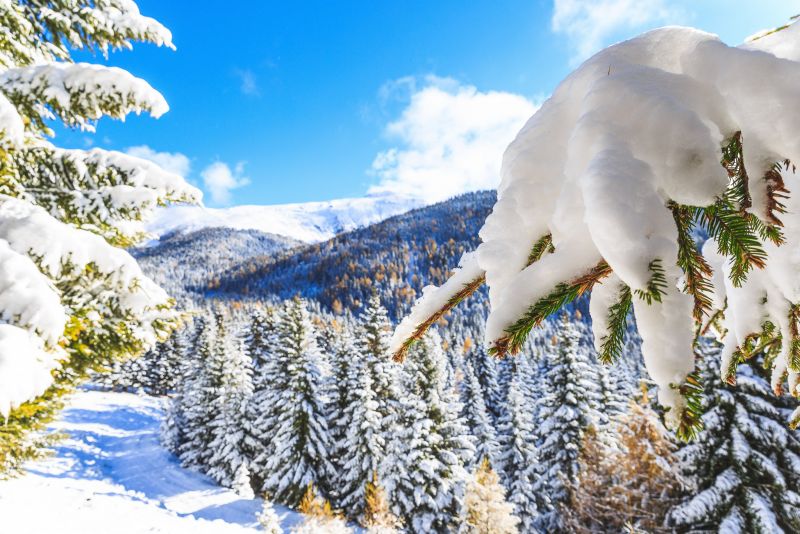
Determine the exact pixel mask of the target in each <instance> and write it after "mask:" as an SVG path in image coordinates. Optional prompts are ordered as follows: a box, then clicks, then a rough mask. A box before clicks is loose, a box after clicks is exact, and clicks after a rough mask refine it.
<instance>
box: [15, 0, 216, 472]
mask: <svg viewBox="0 0 800 534" xmlns="http://www.w3.org/2000/svg"><path fill="white" fill-rule="evenodd" d="M0 25H1V26H2V28H3V29H4V31H3V32H2V34H1V35H0V175H2V177H0V321H1V322H2V324H0V415H2V416H3V417H4V418H8V419H9V422H10V423H9V428H13V427H14V425H17V428H15V429H14V430H11V431H9V432H7V433H5V434H4V437H3V438H2V439H3V440H8V439H9V437H8V436H14V435H16V436H19V435H21V434H24V431H25V430H26V429H29V428H31V427H32V426H36V424H37V421H40V419H37V417H32V416H31V414H32V413H35V412H39V413H45V412H47V411H51V410H52V404H51V403H45V402H42V401H40V405H36V404H35V403H34V404H32V405H30V406H28V407H27V408H26V409H25V414H21V415H20V416H19V417H17V416H16V414H15V413H14V409H15V408H17V407H18V406H19V405H20V404H21V403H23V402H26V401H31V400H32V399H34V398H35V397H37V396H39V395H41V394H42V393H44V392H45V390H47V388H48V387H50V386H51V385H52V384H53V381H54V379H57V380H58V381H59V383H60V384H62V385H63V384H65V383H70V382H72V381H74V380H76V379H78V378H80V377H82V376H83V375H84V374H85V373H86V371H87V370H88V369H90V368H97V367H100V366H102V365H103V364H106V363H108V362H109V361H110V360H111V359H113V358H114V357H121V356H125V355H130V354H136V353H138V352H140V351H142V350H144V349H147V348H149V347H151V346H153V344H154V343H155V342H156V341H157V340H159V339H163V338H164V337H166V334H167V333H168V332H169V330H170V328H171V325H172V323H174V322H175V320H176V315H175V313H174V312H173V311H172V310H171V301H170V299H169V298H168V296H167V294H166V293H165V292H164V291H162V290H161V289H160V288H159V287H158V286H156V285H155V284H154V283H153V282H152V281H150V280H149V279H148V278H147V277H145V276H144V275H143V274H142V272H141V270H140V269H139V267H138V265H137V264H136V262H135V261H134V260H133V258H132V257H131V256H130V255H129V254H128V253H127V252H125V251H123V250H121V249H119V248H117V246H129V245H131V244H133V243H135V242H136V241H138V240H139V239H140V238H141V237H143V231H142V228H143V227H142V225H141V223H142V221H143V220H144V219H146V218H147V217H148V216H149V215H150V214H151V213H152V211H153V209H154V208H155V207H156V206H158V205H162V204H165V203H168V202H171V201H197V200H199V198H200V193H199V192H198V191H197V190H196V189H195V188H193V187H191V186H189V185H188V184H187V183H186V182H185V181H184V180H183V179H182V178H181V177H180V176H177V175H174V174H172V173H169V172H166V171H164V170H162V169H160V168H159V167H158V166H156V165H155V164H153V163H150V162H148V161H145V160H142V159H138V158H134V157H131V156H128V155H126V154H121V153H117V152H109V151H104V150H98V149H94V150H88V151H85V150H65V149H62V148H59V147H56V146H53V145H52V144H51V143H50V142H49V141H48V138H49V137H51V136H52V135H53V130H52V129H51V127H50V125H51V123H52V122H53V121H60V122H62V123H64V124H66V125H67V126H70V127H75V128H80V129H83V130H89V131H91V130H92V129H93V127H94V123H95V121H97V120H98V119H100V118H101V117H103V116H108V117H112V118H118V119H122V118H124V117H125V116H126V115H127V114H129V113H132V112H133V113H142V112H147V113H150V114H151V115H152V116H154V117H158V116H160V115H162V114H163V113H165V112H166V111H167V110H168V106H167V103H166V101H165V100H164V98H163V97H162V96H161V95H160V94H159V93H158V92H157V91H155V90H154V89H153V88H152V87H150V85H148V84H147V82H145V81H144V80H141V79H138V78H136V77H134V76H132V75H131V74H129V73H127V72H126V71H124V70H121V69H118V68H114V67H107V66H102V65H91V64H86V63H73V62H72V60H71V53H72V51H73V50H76V49H88V50H93V51H99V52H102V53H103V54H106V53H107V52H108V51H109V50H110V49H116V48H130V47H131V46H132V45H131V43H132V42H133V41H144V42H150V43H154V44H156V45H159V46H168V47H171V46H172V44H171V35H170V33H169V31H168V30H167V29H166V28H164V26H162V25H161V24H159V23H158V22H157V21H155V20H153V19H151V18H148V17H145V16H142V15H141V14H140V13H139V9H138V7H137V6H136V4H135V2H133V1H132V0H103V1H90V0H77V1H73V0H70V1H66V0H55V1H47V2H45V1H42V0H29V1H21V0H17V1H5V2H2V3H0ZM52 396H53V395H51V397H52ZM4 447H8V448H11V449H13V446H9V445H8V444H6V445H5V446H4ZM4 447H2V448H4ZM4 456H5V455H4ZM5 460H6V458H0V461H5Z"/></svg>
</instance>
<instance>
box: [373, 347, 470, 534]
mask: <svg viewBox="0 0 800 534" xmlns="http://www.w3.org/2000/svg"><path fill="white" fill-rule="evenodd" d="M445 366H446V362H445V356H444V353H443V352H442V349H441V340H440V338H439V337H438V335H435V334H434V335H431V336H428V337H426V338H425V339H424V340H423V341H422V342H421V343H419V344H418V345H416V346H415V347H414V349H413V350H412V352H411V353H410V355H409V358H408V360H407V361H406V362H405V365H404V366H403V370H402V372H401V374H400V378H399V386H398V394H399V400H398V408H397V413H398V416H397V417H398V419H397V426H396V430H395V432H394V434H393V436H392V439H391V440H390V442H389V445H388V452H387V459H386V462H385V464H384V465H385V467H384V469H385V473H384V474H383V477H382V479H383V481H384V484H385V487H386V491H387V493H388V495H389V500H390V501H391V502H392V511H393V512H394V513H395V515H397V516H398V518H400V520H402V521H403V523H404V525H405V528H407V529H408V530H409V531H410V532H415V533H429V532H440V533H444V532H452V531H453V530H454V529H455V528H456V527H457V525H458V524H460V523H461V522H462V521H463V515H464V506H463V498H464V490H465V486H466V482H467V480H468V474H467V472H466V470H465V468H464V466H465V465H467V464H469V463H470V462H471V461H472V457H473V455H474V447H473V445H472V443H471V438H470V436H469V435H468V431H467V429H466V428H465V426H464V425H463V423H462V422H461V420H460V419H459V417H458V414H459V412H460V403H459V402H458V400H457V397H456V394H455V392H453V391H452V390H447V389H445V387H444V380H445V372H446V369H445Z"/></svg>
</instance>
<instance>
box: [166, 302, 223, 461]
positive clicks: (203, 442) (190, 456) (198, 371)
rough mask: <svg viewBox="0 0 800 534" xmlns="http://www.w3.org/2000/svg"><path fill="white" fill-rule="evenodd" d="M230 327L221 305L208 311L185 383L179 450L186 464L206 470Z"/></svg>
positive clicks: (217, 409) (219, 404)
mask: <svg viewBox="0 0 800 534" xmlns="http://www.w3.org/2000/svg"><path fill="white" fill-rule="evenodd" d="M226 336H227V329H226V327H225V318H224V316H223V311H222V309H221V308H220V307H216V308H215V309H214V310H213V311H208V312H206V316H205V317H204V320H203V321H202V327H201V332H200V335H199V337H198V341H197V349H196V351H197V352H196V354H195V355H194V360H195V361H194V364H193V365H191V366H190V367H189V368H188V369H187V371H189V372H192V373H194V375H193V376H192V377H191V379H190V380H189V382H188V383H187V384H186V389H185V395H184V396H183V397H182V399H181V401H182V403H183V410H182V411H183V422H184V428H185V430H184V439H183V442H182V443H181V444H180V446H179V449H178V452H179V456H180V459H181V461H182V462H183V464H184V465H186V466H187V467H193V468H195V469H198V470H200V471H206V470H207V469H208V468H209V466H210V460H211V457H212V455H213V454H214V450H213V449H212V448H211V444H212V442H213V441H214V438H215V436H216V433H215V430H214V421H216V420H217V419H218V417H219V416H220V411H221V409H222V405H221V403H220V402H219V397H220V391H221V388H222V386H223V383H222V378H223V373H222V372H221V369H222V360H223V358H224V357H225V355H226V354H227V351H226V344H227V339H226Z"/></svg>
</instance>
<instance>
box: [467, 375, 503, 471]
mask: <svg viewBox="0 0 800 534" xmlns="http://www.w3.org/2000/svg"><path fill="white" fill-rule="evenodd" d="M461 368H462V370H463V371H462V372H463V378H462V380H461V384H460V392H461V405H462V409H461V417H462V419H463V420H464V424H465V425H466V426H467V428H468V429H469V431H470V434H472V436H473V437H474V441H475V456H474V460H473V462H472V464H470V465H469V466H467V467H469V468H471V469H472V468H475V467H477V466H479V465H481V464H482V463H483V461H484V460H488V461H489V464H490V465H491V466H492V468H493V469H495V470H498V468H499V467H500V462H499V459H500V445H499V444H498V440H497V431H496V429H495V427H494V424H493V422H492V420H491V416H490V415H489V412H488V410H487V409H486V404H485V402H484V397H483V389H482V388H481V385H480V383H479V382H478V377H477V376H476V375H475V372H474V371H473V368H472V362H471V361H470V360H464V362H463V363H462V365H461Z"/></svg>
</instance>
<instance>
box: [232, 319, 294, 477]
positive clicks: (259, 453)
mask: <svg viewBox="0 0 800 534" xmlns="http://www.w3.org/2000/svg"><path fill="white" fill-rule="evenodd" d="M277 320H278V312H277V310H276V309H275V308H272V307H270V308H267V309H260V308H259V309H256V310H255V311H254V312H253V315H252V316H251V318H250V323H249V325H248V326H247V329H246V331H245V334H244V351H245V353H246V354H247V356H248V357H249V358H250V361H251V365H252V368H253V393H252V395H250V399H249V400H248V402H247V406H246V407H245V413H246V415H245V417H244V420H243V421H242V426H243V428H242V431H243V433H244V436H243V439H242V451H243V452H244V455H245V456H246V457H247V458H248V463H249V465H250V479H251V483H252V485H253V489H254V490H261V488H262V487H263V485H264V480H263V478H262V477H263V473H264V470H265V461H266V458H268V457H269V452H268V451H269V447H270V446H271V443H272V436H271V435H269V433H268V432H269V424H268V421H269V420H270V417H271V416H272V415H273V410H274V407H271V406H269V405H268V403H269V402H270V400H269V399H270V398H271V392H272V388H273V387H274V385H275V384H276V383H277V381H278V380H281V377H283V376H285V375H283V374H282V372H283V371H285V369H280V368H279V367H278V365H277V364H276V362H275V361H274V356H275V351H276V347H277V325H276V323H277Z"/></svg>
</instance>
